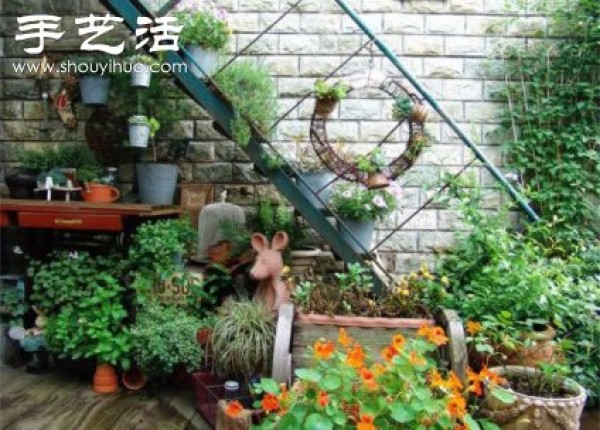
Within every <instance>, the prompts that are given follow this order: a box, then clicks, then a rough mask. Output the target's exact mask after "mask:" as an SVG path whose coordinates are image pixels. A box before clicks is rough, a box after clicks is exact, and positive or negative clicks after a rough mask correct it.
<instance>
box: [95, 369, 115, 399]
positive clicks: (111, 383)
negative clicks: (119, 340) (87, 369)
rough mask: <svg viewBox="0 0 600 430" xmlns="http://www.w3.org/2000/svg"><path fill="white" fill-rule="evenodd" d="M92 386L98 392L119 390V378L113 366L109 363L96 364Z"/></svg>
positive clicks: (107, 392) (104, 392)
mask: <svg viewBox="0 0 600 430" xmlns="http://www.w3.org/2000/svg"><path fill="white" fill-rule="evenodd" d="M92 388H93V390H94V391H95V392H97V393H100V394H112V393H116V392H117V391H118V390H119V380H118V379H117V372H116V371H115V368H114V367H113V366H112V365H110V364H98V365H97V366H96V372H95V373H94V383H93V385H92Z"/></svg>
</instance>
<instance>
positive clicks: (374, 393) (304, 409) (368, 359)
mask: <svg viewBox="0 0 600 430" xmlns="http://www.w3.org/2000/svg"><path fill="white" fill-rule="evenodd" d="M446 341H447V338H445V335H444V333H443V330H441V328H440V327H437V328H431V329H428V328H422V329H420V330H419V337H418V338H416V339H410V340H407V339H405V338H404V337H403V336H402V335H401V334H397V335H395V336H394V337H393V339H392V341H391V343H390V345H389V346H388V347H386V348H385V349H384V350H383V351H382V356H383V358H384V361H383V362H379V363H376V362H375V359H374V356H373V353H372V352H371V351H369V350H367V349H366V348H364V347H363V346H362V345H361V344H360V343H358V342H356V341H354V339H352V338H350V337H349V336H348V335H347V334H346V332H345V331H344V330H343V329H342V330H340V336H339V338H338V341H337V344H336V343H334V342H333V341H327V340H319V341H317V342H316V343H315V344H314V346H313V348H312V349H311V350H310V354H311V355H312V362H311V366H310V367H308V368H304V369H296V376H297V382H296V383H295V385H294V387H293V388H292V389H291V390H290V391H288V390H287V389H285V387H283V388H282V387H281V386H280V385H279V384H277V383H276V382H275V381H273V380H270V379H262V380H261V381H260V383H259V384H256V385H255V386H254V389H255V392H257V393H258V394H262V400H261V401H260V402H257V404H256V406H257V407H261V408H262V409H263V410H264V411H265V412H267V417H266V419H265V420H264V421H263V423H262V424H261V425H260V426H258V427H257V428H259V429H297V428H306V429H329V430H335V429H339V430H342V429H349V428H356V429H359V430H374V429H393V428H402V429H425V428H428V427H429V428H437V429H457V428H466V427H468V428H471V429H481V428H483V429H486V430H492V429H498V427H497V426H496V425H494V424H492V423H491V422H489V421H485V420H475V418H474V414H476V412H477V407H476V406H475V405H471V406H470V407H469V405H468V397H469V394H468V393H469V390H470V388H471V387H473V386H474V384H476V383H480V382H477V381H479V380H481V379H486V380H487V379H488V378H491V379H494V380H497V379H498V378H497V376H496V375H493V374H492V373H491V372H488V374H487V375H486V376H483V375H473V379H472V381H471V382H472V383H473V384H472V385H470V386H469V387H468V388H467V387H464V386H463V384H462V383H461V382H460V381H459V380H458V378H457V377H456V375H454V374H449V375H448V376H447V377H444V376H442V374H441V373H440V372H439V371H438V369H437V368H436V366H435V364H434V361H433V360H432V359H431V358H428V356H429V355H431V354H433V353H434V352H435V351H436V349H437V347H438V346H439V345H442V344H444V343H445V342H446Z"/></svg>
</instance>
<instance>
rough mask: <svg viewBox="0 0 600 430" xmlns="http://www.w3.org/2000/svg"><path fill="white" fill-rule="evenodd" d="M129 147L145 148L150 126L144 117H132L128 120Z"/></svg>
mask: <svg viewBox="0 0 600 430" xmlns="http://www.w3.org/2000/svg"><path fill="white" fill-rule="evenodd" d="M128 122H129V145H131V146H133V147H135V148H146V147H147V146H148V140H149V139H150V125H149V124H148V118H147V117H146V116H144V115H133V116H132V117H130V118H129V121H128Z"/></svg>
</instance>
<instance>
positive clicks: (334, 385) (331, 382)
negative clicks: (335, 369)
mask: <svg viewBox="0 0 600 430" xmlns="http://www.w3.org/2000/svg"><path fill="white" fill-rule="evenodd" d="M341 385H342V380H341V379H340V377H339V376H337V375H325V377H324V378H323V379H321V380H320V381H319V388H321V389H322V390H323V391H333V390H337V389H338V388H340V386H341Z"/></svg>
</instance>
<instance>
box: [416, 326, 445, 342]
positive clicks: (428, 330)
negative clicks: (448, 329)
mask: <svg viewBox="0 0 600 430" xmlns="http://www.w3.org/2000/svg"><path fill="white" fill-rule="evenodd" d="M417 335H418V336H421V337H424V338H426V339H427V340H428V341H429V342H431V343H433V344H435V345H437V346H442V345H445V344H446V343H447V342H448V338H447V337H446V334H445V333H444V329H443V328H441V327H428V326H426V325H424V326H421V327H420V328H419V330H418V331H417Z"/></svg>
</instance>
